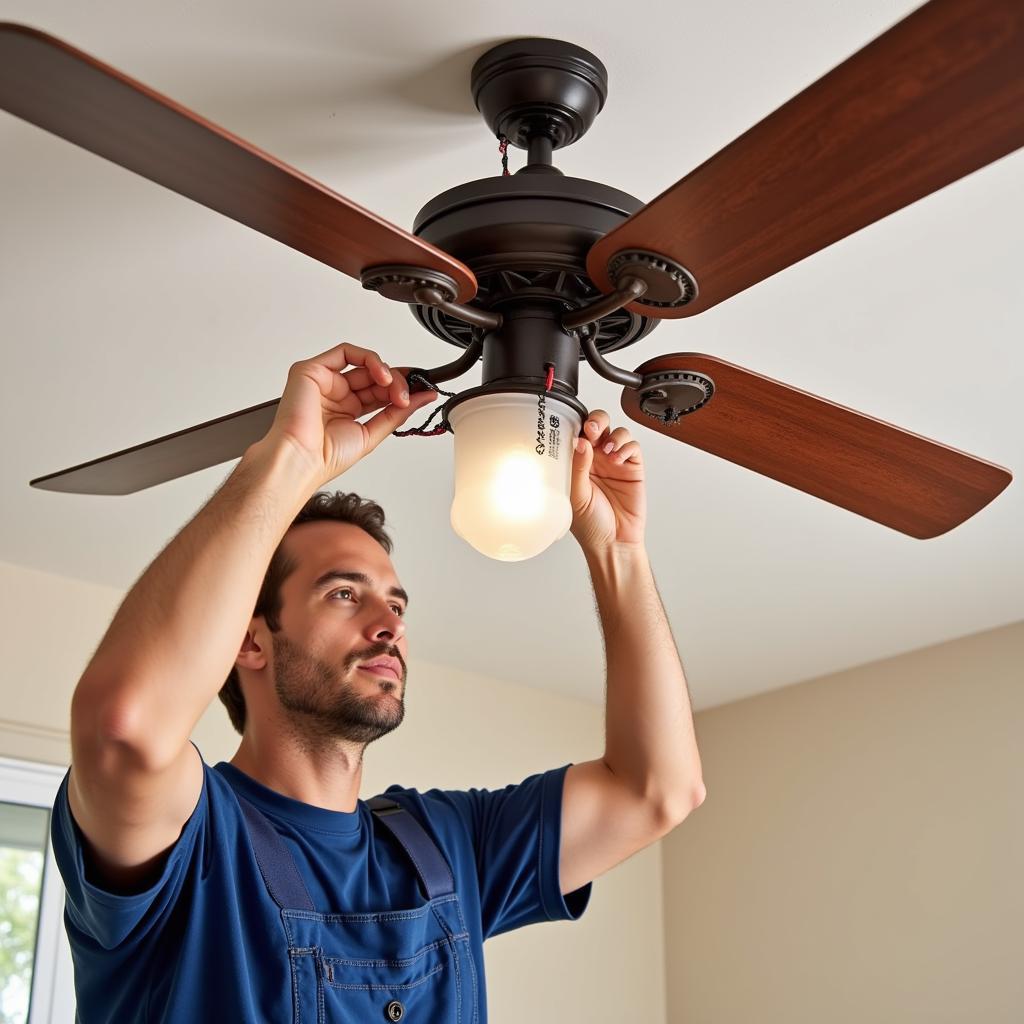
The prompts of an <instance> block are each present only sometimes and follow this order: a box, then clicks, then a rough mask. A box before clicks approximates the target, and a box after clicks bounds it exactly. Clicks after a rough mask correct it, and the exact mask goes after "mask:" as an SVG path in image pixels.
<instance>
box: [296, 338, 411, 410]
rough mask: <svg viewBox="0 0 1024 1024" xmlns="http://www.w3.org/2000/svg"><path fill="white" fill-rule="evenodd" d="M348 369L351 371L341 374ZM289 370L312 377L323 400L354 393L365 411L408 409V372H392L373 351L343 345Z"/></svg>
mask: <svg viewBox="0 0 1024 1024" xmlns="http://www.w3.org/2000/svg"><path fill="white" fill-rule="evenodd" d="M348 366H352V367H353V369H349V370H348V371H347V372H342V371H343V370H345V368H346V367H348ZM292 370H293V371H294V372H297V373H302V374H306V375H308V376H311V377H313V379H314V380H316V381H317V383H318V384H319V386H320V390H321V392H322V393H323V395H324V397H325V398H327V399H331V400H334V401H342V400H344V398H345V396H346V395H348V394H349V393H352V394H354V395H355V396H356V398H357V399H358V400H359V402H360V404H361V405H362V406H363V408H364V410H365V411H367V412H369V411H371V410H372V409H377V408H380V407H381V406H384V405H388V404H389V403H390V404H392V405H395V406H398V407H399V408H402V409H407V408H408V407H409V382H408V379H407V377H406V373H407V372H408V371H406V370H405V369H404V368H403V369H402V370H399V369H392V368H391V367H389V366H388V364H387V363H386V362H385V361H384V360H383V359H382V358H381V357H380V355H379V354H378V353H377V352H375V351H373V349H368V348H363V347H362V346H360V345H352V344H349V343H348V342H345V343H344V344H341V345H335V346H334V347H333V348H329V349H328V350H327V351H326V352H321V353H320V354H319V355H316V356H313V357H312V358H310V359H303V360H300V361H299V362H297V363H294V364H293V366H292Z"/></svg>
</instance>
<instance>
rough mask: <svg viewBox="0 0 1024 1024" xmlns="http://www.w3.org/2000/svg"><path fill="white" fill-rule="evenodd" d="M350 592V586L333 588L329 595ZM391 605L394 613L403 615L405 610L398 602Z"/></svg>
mask: <svg viewBox="0 0 1024 1024" xmlns="http://www.w3.org/2000/svg"><path fill="white" fill-rule="evenodd" d="M352 592H353V591H352V588H351V587H342V588H341V589H340V590H333V591H331V593H330V596H331V597H334V595H335V594H351V593H352ZM391 607H392V608H394V610H395V614H396V615H404V614H405V611H404V610H403V608H402V606H401V605H400V604H393V605H392V606H391Z"/></svg>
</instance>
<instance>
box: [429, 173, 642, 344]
mask: <svg viewBox="0 0 1024 1024" xmlns="http://www.w3.org/2000/svg"><path fill="white" fill-rule="evenodd" d="M530 168H531V165H527V166H526V167H524V168H523V169H522V170H521V171H519V172H518V173H516V174H512V175H507V176H498V177H493V178H481V179H479V180H477V181H470V182H466V183H465V184H463V185H457V186H456V187H455V188H450V189H448V190H446V191H445V192H442V193H441V194H440V195H438V196H435V197H434V198H433V199H431V200H430V202H428V203H427V204H426V205H425V206H424V207H423V208H422V209H421V210H420V212H419V213H418V214H417V216H416V220H415V222H414V225H413V232H414V234H416V235H418V236H419V237H420V238H422V239H424V241H427V242H430V243H431V244H432V245H436V246H438V247H439V248H441V249H443V250H445V251H446V252H449V253H451V254H452V255H453V256H455V257H456V258H457V259H459V260H461V261H462V262H463V263H465V264H466V265H467V266H468V267H469V268H470V269H471V270H472V271H473V273H474V274H475V275H476V277H477V281H478V282H479V292H478V294H477V297H476V298H475V299H474V300H473V301H472V302H471V303H470V305H472V306H477V307H479V308H483V309H490V308H491V307H492V306H493V305H494V304H495V303H497V302H501V303H503V304H504V303H505V302H506V301H507V300H508V299H509V298H512V297H513V296H516V297H521V298H523V299H524V300H534V299H540V298H548V299H553V300H556V301H558V302H559V303H560V304H561V307H562V308H563V309H565V310H574V309H578V308H580V307H581V306H584V305H586V304H587V303H589V302H591V301H592V300H593V299H595V298H597V297H598V296H600V295H601V291H600V289H598V288H597V286H596V285H594V284H593V282H592V281H591V280H590V278H589V276H588V275H587V271H586V257H587V253H588V252H589V250H590V247H591V246H592V245H593V244H594V243H595V242H596V241H597V240H598V239H599V238H601V237H602V236H603V235H605V234H607V233H608V232H609V231H611V230H612V229H613V228H616V227H618V226H619V224H621V223H622V222H623V221H624V220H625V219H626V218H627V217H630V216H632V214H634V213H636V212H637V211H638V210H640V209H641V208H642V207H643V206H644V204H643V203H642V202H641V201H640V200H639V199H637V198H635V197H634V196H631V195H629V194H628V193H626V192H622V191H621V190H619V189H617V188H612V187H611V186H609V185H604V184H601V183H600V182H596V181H589V180H587V179H585V178H573V177H569V176H566V175H563V174H561V173H560V172H558V171H555V170H554V169H552V168H549V167H548V168H545V169H546V170H548V171H553V173H525V172H528V171H529V170H530ZM410 308H411V310H412V313H413V315H414V316H415V317H416V318H417V320H419V321H420V323H421V324H423V326H424V327H426V328H427V330H429V331H430V332H431V333H433V334H435V335H437V336H438V337H439V338H443V339H444V340H445V341H448V342H451V343H452V344H455V345H459V346H461V347H463V348H465V347H466V346H467V345H468V344H469V343H470V341H471V340H472V336H473V334H472V332H473V328H471V327H470V326H469V325H468V324H465V323H463V322H462V321H459V320H457V319H456V318H455V317H452V316H450V315H449V314H447V313H444V312H442V311H440V310H438V309H435V308H433V307H429V306H420V305H412V306H410ZM657 324H658V320H656V319H654V318H651V317H646V316H643V315H642V314H638V313H632V312H628V311H626V310H618V311H617V312H616V313H614V314H611V315H610V316H608V317H605V318H603V319H602V320H601V321H600V322H599V324H598V325H597V326H598V336H597V347H598V349H599V350H600V351H602V352H610V351H613V350H615V349H618V348H623V347H625V346H626V345H630V344H632V343H633V342H635V341H638V340H639V339H640V338H642V337H644V336H645V335H647V334H648V333H649V332H650V331H651V330H653V328H654V327H655V326H656V325H657ZM580 358H581V359H582V358H583V356H582V355H581V356H580Z"/></svg>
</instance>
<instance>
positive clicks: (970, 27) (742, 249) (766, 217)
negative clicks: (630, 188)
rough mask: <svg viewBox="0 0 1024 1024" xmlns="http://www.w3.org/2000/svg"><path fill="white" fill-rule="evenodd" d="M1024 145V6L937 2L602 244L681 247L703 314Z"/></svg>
mask: <svg viewBox="0 0 1024 1024" xmlns="http://www.w3.org/2000/svg"><path fill="white" fill-rule="evenodd" d="M1021 145H1024V4H1022V3H1021V0H932V2H931V3H928V4H925V5H924V6H923V7H921V8H919V9H918V10H916V11H914V13H913V14H911V15H910V16H909V17H907V18H905V19H904V20H903V21H901V22H899V24H897V25H896V26H894V27H893V28H891V29H890V30H889V31H888V32H886V33H885V34H884V35H882V36H879V38H877V39H876V40H875V41H874V42H872V43H869V44H868V45H867V46H866V47H864V49H862V50H860V51H859V52H858V53H856V54H854V55H853V56H852V57H850V58H849V60H847V61H845V62H844V63H842V64H840V65H839V66H838V67H837V68H835V69H834V70H833V71H830V72H829V73H828V74H827V75H825V76H824V77H823V78H820V79H818V81H817V82H815V83H814V84H813V85H811V86H810V87H809V88H807V89H805V90H804V91H803V92H802V93H800V94H799V95H798V96H796V97H794V98H793V99H791V100H790V101H789V102H788V103H786V104H785V105H784V106H782V107H780V108H779V109H778V110H776V111H775V112H774V113H773V114H770V115H769V116H768V117H766V118H765V119H764V120H763V121H761V122H760V123H759V124H757V125H755V126H754V127H753V128H751V129H750V130H749V131H748V132H746V133H745V134H744V135H741V136H740V137H739V138H738V139H736V140H735V141H734V142H731V143H730V144H729V145H728V146H726V147H725V149H723V150H721V151H720V152H719V153H717V154H716V155H715V156H713V157H712V158H711V159H710V160H708V161H707V162H706V163H704V164H701V166H700V167H698V168H697V169H696V170H694V171H692V172H691V173H690V174H688V175H687V176H686V177H685V178H683V179H682V180H681V181H679V182H677V183H676V184H675V185H673V186H672V187H671V188H670V189H668V190H667V191H666V192H663V193H662V194H661V195H660V196H658V198H657V199H655V200H653V202H651V203H650V204H649V205H648V206H646V207H644V209H642V210H640V211H639V212H638V213H635V214H634V215H633V216H632V217H630V218H629V219H628V220H626V221H623V223H622V224H621V225H620V226H619V227H617V228H615V230H614V231H611V232H609V233H608V234H607V235H605V236H604V237H603V238H602V239H600V240H599V241H598V242H596V243H595V244H594V246H593V247H592V248H591V250H590V252H589V254H588V256H587V270H588V272H589V274H590V276H591V278H592V279H593V281H594V282H595V284H597V285H598V287H600V288H601V289H602V290H606V291H611V290H613V287H614V286H613V284H612V281H611V279H610V278H609V276H608V271H607V267H608V263H609V261H610V260H611V258H612V257H613V256H614V255H615V254H616V253H617V252H621V251H623V250H632V249H645V250H650V251H654V252H657V253H660V254H661V255H663V256H668V257H670V258H671V259H673V260H675V261H677V262H678V263H681V264H682V265H683V266H685V267H686V268H687V269H689V270H690V271H692V273H693V275H694V276H695V277H696V279H697V284H698V288H699V294H698V295H697V297H696V298H695V299H694V300H693V301H692V302H690V303H689V304H688V305H685V306H679V307H677V308H674V309H669V308H653V307H650V306H644V305H643V304H642V303H634V304H632V305H631V306H629V309H631V310H635V311H636V312H641V313H644V314H645V315H647V316H656V317H665V318H674V317H682V316H692V315H693V314H694V313H700V312H701V311H702V310H705V309H708V308H710V307H711V306H714V305H715V304H716V303H719V302H721V301H722V300H723V299H727V298H729V297H730V296H731V295H735V294H736V293H737V292H741V291H743V289H744V288H749V287H750V286H751V285H753V284H756V283H757V282H758V281H762V280H764V279H765V278H766V277H770V276H771V275H772V274H775V273H778V271H780V270H783V269H784V268H786V267H788V266H790V265H792V264H793V263H796V262H797V261H798V260H802V259H804V257H806V256H810V255H811V254H812V253H814V252H817V251H818V250H819V249H823V248H825V246H828V245H831V244H832V243H833V242H837V241H838V240H839V239H841V238H845V237H846V236H847V235H850V234H852V233H853V232H855V231H858V230H860V229H861V228H863V227H865V226H867V225H868V224H871V223H873V222H874V221H876V220H879V219H881V218H882V217H885V216H887V215H888V214H890V213H893V212H894V211H895V210H899V209H901V208H902V207H904V206H908V205H909V204H910V203H913V202H915V201H916V200H918V199H920V198H921V197H922V196H926V195H928V194H929V193H931V192H934V191H936V190H937V189H940V188H942V187H943V186H944V185H948V184H949V183H950V182H953V181H956V180H957V179H958V178H962V177H963V176H964V175H966V174H970V172H971V171H974V170H977V169H978V168H979V167H984V166H985V165H986V164H988V163H991V162H992V161H993V160H996V159H998V158H999V157H1001V156H1004V155H1005V154H1007V153H1010V152H1012V151H1013V150H1015V149H1017V148H1018V147H1019V146H1021Z"/></svg>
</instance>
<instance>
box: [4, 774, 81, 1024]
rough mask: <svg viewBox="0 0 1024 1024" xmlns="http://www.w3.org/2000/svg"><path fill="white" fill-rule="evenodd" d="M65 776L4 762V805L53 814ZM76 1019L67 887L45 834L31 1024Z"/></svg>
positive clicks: (33, 964)
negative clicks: (66, 920) (66, 918)
mask: <svg viewBox="0 0 1024 1024" xmlns="http://www.w3.org/2000/svg"><path fill="white" fill-rule="evenodd" d="M67 770H68V766H67V765H64V766H63V767H62V766H60V765H54V764H42V763H40V762H38V761H21V760H16V759H14V758H10V757H0V801H3V802H5V803H16V804H27V805H28V806H29V807H45V808H46V809H47V810H48V811H49V810H51V809H52V807H53V802H54V800H56V799H57V790H58V789H59V788H60V784H61V780H62V779H63V778H64V776H65V774H67ZM74 1019H75V974H74V965H73V963H72V960H71V947H70V945H69V944H68V936H67V932H66V931H65V930H64V882H63V880H62V879H61V877H60V872H59V871H58V870H57V862H56V861H55V860H54V859H53V848H52V846H51V844H50V835H49V830H47V835H46V858H45V861H44V867H43V888H42V892H41V894H40V900H39V930H38V932H37V933H36V952H35V957H34V959H33V962H32V992H31V996H30V1002H29V1015H28V1024H67V1022H68V1021H73V1020H74Z"/></svg>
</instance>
